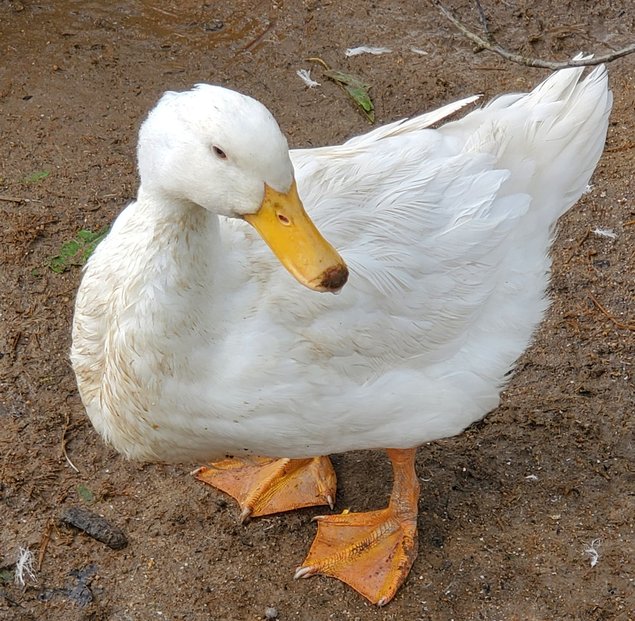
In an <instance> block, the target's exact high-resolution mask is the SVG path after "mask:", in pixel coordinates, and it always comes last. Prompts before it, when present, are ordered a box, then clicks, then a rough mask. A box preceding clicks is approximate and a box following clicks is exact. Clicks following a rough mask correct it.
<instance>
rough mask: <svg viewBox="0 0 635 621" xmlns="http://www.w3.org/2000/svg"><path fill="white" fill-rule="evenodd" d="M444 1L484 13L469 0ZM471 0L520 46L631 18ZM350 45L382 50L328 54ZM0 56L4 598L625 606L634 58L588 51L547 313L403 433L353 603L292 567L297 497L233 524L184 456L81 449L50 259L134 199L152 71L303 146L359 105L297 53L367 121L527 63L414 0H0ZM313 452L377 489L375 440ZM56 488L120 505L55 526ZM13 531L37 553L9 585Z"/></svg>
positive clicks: (302, 531)
mask: <svg viewBox="0 0 635 621" xmlns="http://www.w3.org/2000/svg"><path fill="white" fill-rule="evenodd" d="M448 3H449V6H451V7H452V9H453V10H454V11H455V12H456V14H457V15H459V16H460V17H461V19H463V20H464V21H465V22H466V23H467V24H469V25H470V27H472V28H473V29H475V30H478V29H479V28H480V27H481V25H480V21H479V14H478V10H477V6H476V4H475V3H473V2H471V1H468V0H448ZM481 4H482V6H483V8H484V10H485V11H486V12H487V15H488V17H489V28H490V31H491V32H492V33H493V34H494V35H495V36H496V38H497V39H498V40H499V41H500V42H501V43H502V44H504V45H506V46H507V47H508V48H509V49H512V50H514V51H520V52H521V53H523V54H525V55H529V56H539V57H542V58H550V59H556V60H564V59H566V58H568V57H570V56H572V55H573V54H574V53H576V52H577V51H579V50H584V51H594V52H596V53H598V54H604V53H607V52H610V51H611V50H612V49H617V48H619V47H623V46H624V45H626V44H628V43H630V42H631V41H632V36H633V32H635V10H634V8H633V4H632V2H631V1H630V0H598V1H596V2H587V1H585V0H557V1H556V0H531V1H529V0H507V1H504V2H503V1H500V2H499V1H496V2H495V1H494V0H482V2H481ZM363 44H366V45H380V46H385V47H388V48H391V49H392V50H393V51H392V52H391V53H390V54H385V55H382V56H371V55H361V56H355V57H351V58H345V56H344V51H345V49H346V48H348V47H353V46H356V45H363ZM411 48H416V49H417V50H419V52H424V53H417V52H413V51H412V49H411ZM0 52H1V59H2V60H1V65H0V136H1V143H0V144H1V152H2V156H1V157H0V217H1V223H0V236H1V240H2V241H1V245H0V252H1V263H0V269H1V274H0V304H1V315H2V322H1V328H0V618H1V619H2V620H3V621H4V620H6V621H17V620H20V621H22V620H24V621H29V620H40V619H42V620H47V621H76V620H77V621H79V620H81V621H88V620H91V621H98V620H99V621H146V620H148V621H149V620H169V621H177V620H183V621H185V620H187V621H199V620H208V619H213V620H225V621H233V620H237V621H240V620H249V619H260V618H264V616H265V611H266V609H267V608H268V607H275V608H276V611H275V612H277V615H278V618H280V619H281V620H285V621H286V620H289V621H291V620H297V621H326V620H331V619H333V620H336V621H339V620H351V621H354V620H358V621H362V620H363V621H365V620H397V619H399V620H407V621H418V620H422V621H423V620H434V621H450V620H451V619H454V620H456V621H468V620H487V621H494V620H501V621H506V620H512V619H518V620H523V621H524V620H540V621H547V620H549V621H551V620H557V621H559V620H582V621H628V620H632V619H635V612H634V611H635V540H634V528H635V526H634V522H635V496H634V494H635V465H634V459H633V457H634V452H635V448H634V434H633V430H634V425H633V408H634V405H635V387H634V384H633V355H634V350H635V332H634V330H633V329H634V327H635V326H634V324H635V304H634V300H635V275H634V271H635V270H634V268H635V254H634V248H635V175H634V168H635V88H634V87H635V83H634V76H635V57H633V56H629V57H626V58H623V59H621V60H618V61H616V62H615V63H612V64H611V66H610V79H611V85H612V88H613V92H614V95H615V106H614V112H613V115H612V119H611V124H610V129H609V136H608V141H607V148H606V152H605V154H604V156H603V158H602V160H601V162H600V165H599V167H598V169H597V171H596V173H595V175H594V178H593V182H592V187H591V189H590V191H589V192H588V193H587V194H585V196H584V197H583V198H582V200H581V201H580V203H579V204H578V205H577V206H576V207H575V208H574V209H573V210H571V212H570V213H569V214H568V215H567V216H566V217H565V218H564V220H563V222H562V223H561V227H560V233H559V236H558V239H557V241H556V244H555V247H554V270H553V279H552V286H551V291H550V295H551V297H552V299H553V305H552V307H551V309H550V311H549V313H548V316H547V318H546V320H545V322H544V324H543V325H542V327H541V329H540V330H539V332H538V334H537V335H536V338H535V342H534V344H533V346H532V347H531V348H530V349H529V350H528V351H527V353H526V354H525V355H524V356H523V357H522V359H521V360H520V362H519V365H518V369H517V372H516V374H515V376H514V377H513V379H512V381H511V383H510V384H509V386H508V388H507V390H506V391H505V393H504V395H503V401H502V405H501V406H500V407H499V408H498V409H497V410H496V411H494V412H492V413H491V414H490V415H489V416H487V417H486V418H485V419H484V420H483V421H482V422H481V423H479V424H477V425H474V426H472V427H471V428H470V429H469V430H468V431H467V432H466V433H464V434H463V435H461V436H459V437H455V438H451V439H448V440H445V441H441V442H436V443H433V444H430V445H427V446H423V447H421V449H420V451H419V455H418V472H419V475H420V478H421V483H422V496H421V501H420V518H419V527H420V537H419V557H418V559H417V561H416V562H415V565H414V568H413V571H412V573H411V575H410V577H409V578H408V580H407V582H406V583H405V585H404V586H403V588H402V589H401V591H400V592H399V593H398V595H397V597H396V599H395V600H394V601H393V602H392V603H391V604H390V605H388V606H387V607H386V608H383V609H376V608H374V607H372V606H371V605H369V604H367V603H366V602H365V601H364V600H363V599H362V598H361V597H360V596H359V595H357V594H356V593H355V592H353V591H352V590H351V589H349V588H348V587H346V586H345V585H343V584H341V583H339V582H337V581H334V580H330V579H327V578H322V577H316V578H312V579H310V580H300V581H294V580H293V579H292V576H293V571H294V568H295V567H296V566H297V565H299V564H300V563H301V561H302V560H303V558H304V555H305V554H306V552H307V550H308V548H309V544H310V541H311V539H312V537H313V536H314V533H315V525H314V524H312V523H311V521H310V520H311V517H312V516H313V515H316V514H317V513H320V510H319V509H315V510H313V509H307V510H302V511H297V512H294V513H289V514H285V515H279V516H275V517H271V518H263V519H258V520H254V521H253V522H252V523H251V524H249V525H248V526H241V525H240V524H239V523H238V520H237V518H238V510H237V507H236V506H235V505H234V504H233V503H231V502H228V500H227V498H226V497H224V496H223V495H222V494H221V493H220V492H216V491H214V490H213V489H211V488H209V487H207V486H204V485H202V484H200V483H198V482H197V481H195V480H194V479H193V478H192V477H190V476H189V474H188V473H189V471H190V470H191V469H192V468H193V467H194V466H195V465H196V464H183V465H182V466H178V467H176V466H161V465H144V464H136V463H129V462H126V461H125V460H123V459H122V458H120V457H119V456H118V455H117V454H115V453H114V452H113V451H112V450H110V449H108V448H107V447H105V446H104V444H103V443H102V441H101V440H100V438H99V437H98V436H97V435H96V433H95V432H94V431H93V429H92V427H91V425H90V423H89V421H88V420H87V419H86V417H85V415H84V413H83V409H82V406H81V403H80V401H79V398H78V395H77V390H76V387H75V383H74V378H73V374H72V371H71V369H70V366H69V362H68V351H69V345H70V342H69V334H70V322H71V315H72V306H73V299H74V294H75V290H76V288H77V285H78V281H79V277H80V267H78V266H71V267H70V268H69V269H67V270H66V271H64V272H62V273H56V272H54V271H52V270H51V269H50V267H49V265H50V260H51V257H54V256H56V255H58V254H59V252H60V248H61V247H62V245H63V244H64V243H66V242H68V241H69V240H72V239H73V238H75V236H76V234H77V233H78V231H80V230H81V229H87V230H90V231H99V230H100V229H102V227H104V226H106V225H108V224H109V223H110V222H111V221H112V220H113V219H114V217H115V216H116V215H117V214H118V213H119V211H120V210H121V209H122V207H123V206H124V205H125V204H126V203H127V202H128V201H130V200H131V199H132V198H133V196H134V193H135V190H136V184H137V180H136V173H135V153H134V149H135V142H136V133H137V129H138V127H139V124H140V122H141V120H142V119H143V117H144V116H145V114H146V113H147V111H148V109H149V108H150V107H151V106H152V105H153V104H154V102H155V101H156V100H157V98H158V97H159V95H160V94H161V93H162V92H163V91H165V90H167V89H184V88H188V87H190V86H191V85H192V84H193V83H196V82H201V81H202V82H212V83H220V84H223V85H227V86H230V87H232V88H235V89H238V90H241V91H243V92H246V93H248V94H251V95H252V96H255V97H257V98H258V99H260V100H261V101H263V102H264V103H265V104H266V105H267V106H268V107H269V108H270V109H271V110H272V112H273V113H274V115H275V116H276V117H277V118H278V120H279V122H280V124H281V126H282V127H283V129H284V131H285V132H286V133H287V135H288V136H289V140H290V143H291V144H292V145H294V146H310V145H322V144H330V143H334V142H338V141H342V140H343V139H345V138H347V137H350V136H352V135H355V134H357V133H361V132H364V131H366V130H367V129H368V128H369V126H368V122H367V121H366V120H365V119H364V117H363V116H362V115H361V114H360V113H359V112H358V111H357V110H356V109H355V108H354V107H353V105H352V104H351V103H350V102H349V101H348V100H347V99H346V97H345V95H344V94H343V92H342V90H341V89H340V88H339V87H338V86H337V85H335V84H334V83H332V82H330V81H329V80H327V79H325V78H324V77H323V75H322V74H321V70H320V68H319V67H315V69H314V72H313V76H314V77H315V78H316V79H318V81H320V82H321V83H322V86H321V87H318V88H315V89H309V88H307V87H306V86H305V85H304V84H303V83H302V81H301V80H300V79H299V78H298V76H297V75H296V70H297V69H300V68H309V66H310V64H309V63H307V62H306V61H305V60H304V59H305V58H307V57H310V56H320V57H322V58H323V59H324V60H325V61H326V62H328V63H329V64H330V65H331V66H334V67H337V68H339V69H342V70H345V71H349V72H352V73H356V74H359V75H362V76H363V77H364V78H365V80H366V81H367V82H368V83H369V84H371V85H372V89H371V94H372V96H373V98H374V100H375V104H376V113H377V122H378V123H384V122H387V121H391V120H394V119H398V118H400V117H403V116H408V115H412V114H415V113H418V112H422V111H425V110H427V109H431V108H434V107H437V106H439V105H441V104H443V103H446V102H449V101H452V100H454V99H457V98H460V97H463V96H466V95H469V94H473V93H484V95H485V97H486V98H488V97H491V96H494V95H496V94H498V93H501V92H506V91H518V90H527V89H530V88H531V87H532V86H533V85H534V84H536V83H537V82H538V81H540V80H541V79H542V78H544V77H545V75H546V74H547V72H546V71H545V70H540V69H532V68H528V67H524V66H520V65H515V64H511V63H508V62H506V61H504V60H502V59H501V58H499V57H497V56H495V55H493V54H491V53H489V52H479V51H478V50H475V48H474V47H473V45H472V44H471V43H469V42H468V41H466V40H465V39H464V38H463V37H462V35H461V34H459V33H458V32H457V31H456V30H455V29H454V27H453V26H452V25H451V24H449V22H448V21H447V20H446V19H445V18H444V17H443V16H442V15H440V13H439V12H438V11H437V10H436V9H435V8H434V7H432V6H430V5H429V4H428V3H427V2H424V1H420V0H397V1H395V0H376V1H369V2H360V1H358V0H355V1H352V0H345V1H342V2H337V1H335V0H332V1H329V0H324V1H320V0H304V1H298V2H291V1H283V0H280V1H279V2H270V1H263V2H255V1H254V2H248V1H246V0H237V1H235V2H229V1H227V2H214V1H208V2H205V1H203V0H196V1H193V0H185V1H183V2H176V1H175V0H168V1H166V2H160V1H158V0H157V1H153V0H143V1H142V0H113V1H111V2H99V1H97V0H95V1H75V2H72V1H70V0H64V1H61V0H60V1H56V2H53V1H50V2H36V1H32V0H24V1H22V2H19V1H7V0H1V1H0ZM598 231H599V232H598ZM603 231H604V232H603ZM607 231H608V232H607ZM64 447H65V450H66V453H67V455H68V458H69V459H70V461H71V462H72V464H74V466H75V467H76V469H74V468H73V467H71V465H70V464H69V462H68V461H67V459H66V458H65V456H64ZM334 463H335V468H336V470H337V474H338V477H339V490H338V497H337V506H336V510H338V511H341V510H343V509H345V508H351V509H353V510H364V509H371V508H379V507H381V506H383V505H384V503H385V501H386V497H387V495H388V493H389V490H390V469H389V467H388V464H387V460H386V459H385V456H384V455H383V454H382V453H368V452H365V453H352V454H346V455H340V456H336V457H335V458H334ZM76 506H79V507H83V508H87V509H89V510H91V511H94V512H96V513H98V514H100V515H102V516H103V517H104V518H105V519H106V520H107V521H108V522H109V523H110V524H112V525H116V526H118V527H120V528H121V529H123V531H124V532H125V534H126V536H127V539H128V545H127V547H125V548H123V549H119V550H115V549H112V548H110V547H108V546H106V545H104V544H103V543H101V542H99V541H97V540H95V539H93V538H90V537H89V536H87V535H86V534H84V533H82V532H80V531H78V530H77V529H75V528H72V527H70V526H68V525H65V524H63V523H62V522H61V521H60V519H59V518H60V514H61V513H62V511H64V510H65V509H68V508H69V507H76ZM20 548H25V549H26V548H28V549H29V550H30V551H31V552H32V553H33V555H34V576H35V577H34V578H31V577H29V575H28V573H27V572H26V571H23V572H22V573H23V577H24V579H25V584H24V586H20V585H16V584H15V582H14V578H15V574H16V572H18V573H20V572H19V569H20V568H19V567H16V560H17V558H18V555H19V551H20ZM591 548H593V549H595V550H596V551H597V554H598V556H597V557H596V556H595V555H594V553H593V552H590V551H589V549H591ZM593 561H595V562H593ZM273 615H274V611H271V610H269V616H270V617H271V616H273Z"/></svg>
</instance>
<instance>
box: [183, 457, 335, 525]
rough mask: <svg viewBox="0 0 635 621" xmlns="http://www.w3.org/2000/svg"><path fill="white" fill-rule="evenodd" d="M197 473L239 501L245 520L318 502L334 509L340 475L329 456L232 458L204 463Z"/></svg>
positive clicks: (205, 480) (241, 519) (243, 520)
mask: <svg viewBox="0 0 635 621" xmlns="http://www.w3.org/2000/svg"><path fill="white" fill-rule="evenodd" d="M194 474H195V476H196V478H197V479H198V480H199V481H203V482H204V483H208V484H209V485H211V486H213V487H216V488H217V489H220V490H221V491H223V492H225V493H226V494H229V495H230V496H233V497H234V498H235V499H236V500H237V501H238V504H239V505H240V508H241V509H242V512H241V514H240V521H241V522H246V521H248V520H249V519H250V518H252V517H257V516H260V515H269V514H271V513H281V512H283V511H291V510H292V509H300V508H302V507H312V506H314V505H329V506H330V507H331V509H332V508H333V501H334V499H335V486H336V477H335V471H334V470H333V466H332V465H331V460H330V459H329V458H328V457H312V458H309V459H272V458H269V457H252V458H246V459H234V458H231V459H224V460H222V461H219V462H215V463H213V464H210V466H209V467H205V466H202V467H201V468H199V469H198V470H196V471H195V472H194Z"/></svg>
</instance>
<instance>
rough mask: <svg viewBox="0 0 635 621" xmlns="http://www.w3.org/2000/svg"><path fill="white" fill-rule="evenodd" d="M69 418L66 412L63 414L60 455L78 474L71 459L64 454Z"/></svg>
mask: <svg viewBox="0 0 635 621" xmlns="http://www.w3.org/2000/svg"><path fill="white" fill-rule="evenodd" d="M70 422H71V421H70V416H69V415H68V411H67V412H65V413H64V429H63V430H62V453H63V454H64V458H65V459H66V461H67V462H68V465H69V466H70V467H71V468H72V469H73V470H74V471H75V472H77V473H78V474H79V469H78V468H77V466H76V465H75V464H74V463H73V462H72V461H71V458H70V457H69V456H68V453H67V452H66V442H67V438H66V433H67V432H68V427H69V425H70Z"/></svg>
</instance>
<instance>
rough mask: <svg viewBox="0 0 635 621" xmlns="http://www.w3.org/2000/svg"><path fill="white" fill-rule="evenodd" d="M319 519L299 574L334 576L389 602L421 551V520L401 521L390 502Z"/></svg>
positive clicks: (376, 601) (373, 600) (379, 602)
mask: <svg viewBox="0 0 635 621" xmlns="http://www.w3.org/2000/svg"><path fill="white" fill-rule="evenodd" d="M315 519H316V520H317V522H318V532H317V535H316V536H315V540H314V541H313V545H312V546H311V550H310V551H309V554H308V556H307V557H306V559H305V561H304V564H303V565H302V566H301V567H299V568H298V569H297V570H296V572H295V578H308V577H310V576H314V575H316V574H322V575H325V576H331V577H332V578H337V579H338V580H341V581H342V582H345V583H346V584H348V585H349V586H351V587H353V588H354V589H355V590H356V591H357V592H358V593H361V594H362V595H363V596H364V597H365V598H366V599H367V600H369V601H370V602H371V603H373V604H377V605H378V606H383V605H385V604H387V603H388V602H389V601H390V600H391V599H392V598H393V597H394V596H395V593H396V592H397V590H398V589H399V587H400V586H401V585H402V584H403V582H404V580H405V579H406V576H407V575H408V573H409V572H410V568H411V567H412V563H413V562H414V560H415V558H416V556H417V524H416V519H415V520H410V521H407V522H406V521H402V520H400V519H399V518H398V516H396V515H395V512H394V511H393V510H392V509H391V508H390V507H389V508H387V509H383V510H381V511H370V512H368V513H349V514H342V515H329V516H319V517H317V518H315Z"/></svg>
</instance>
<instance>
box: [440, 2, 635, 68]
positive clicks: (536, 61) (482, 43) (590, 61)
mask: <svg viewBox="0 0 635 621" xmlns="http://www.w3.org/2000/svg"><path fill="white" fill-rule="evenodd" d="M429 1H430V2H431V3H432V4H433V5H434V6H436V7H437V8H438V9H439V11H441V13H443V15H444V16H445V17H446V18H447V19H448V20H449V21H451V22H452V23H453V24H454V25H455V26H456V27H457V28H458V29H459V30H460V31H461V33H463V35H465V36H466V37H467V38H468V39H469V40H470V41H472V42H473V43H476V45H478V46H479V47H480V48H482V49H485V50H488V51H490V52H494V53H495V54H498V55H499V56H502V57H503V58H504V59H505V60H509V61H511V62H513V63H518V64H519V65H526V66H528V67H541V68H543V69H551V70H552V71H557V70H558V69H566V68H567V67H589V66H592V65H601V64H602V63H610V62H611V61H613V60H617V59H618V58H621V57H622V56H627V55H628V54H633V53H634V52H635V43H631V44H630V45H627V46H626V47H624V48H622V49H621V50H616V51H615V52H612V53H611V54H605V55H604V56H593V57H592V58H581V59H577V60H568V61H564V62H557V61H553V60H542V59H540V58H529V57H527V56H522V55H521V54H515V53H514V52H510V51H509V50H506V49H505V48H503V47H501V46H500V45H498V44H497V43H494V42H491V41H487V40H486V39H484V38H483V37H481V36H480V35H477V34H476V33H475V32H472V31H471V30H469V29H468V28H467V27H466V26H464V25H463V24H462V23H461V22H460V21H459V20H458V19H457V18H456V17H454V14H453V13H452V12H451V11H450V10H449V9H448V8H447V7H445V6H444V5H443V4H441V2H440V1H439V0H429ZM478 8H479V9H480V11H481V12H482V8H481V6H480V4H478ZM483 15H484V14H483ZM481 21H483V19H482V17H481ZM487 36H489V38H490V39H491V35H489V33H487Z"/></svg>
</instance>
